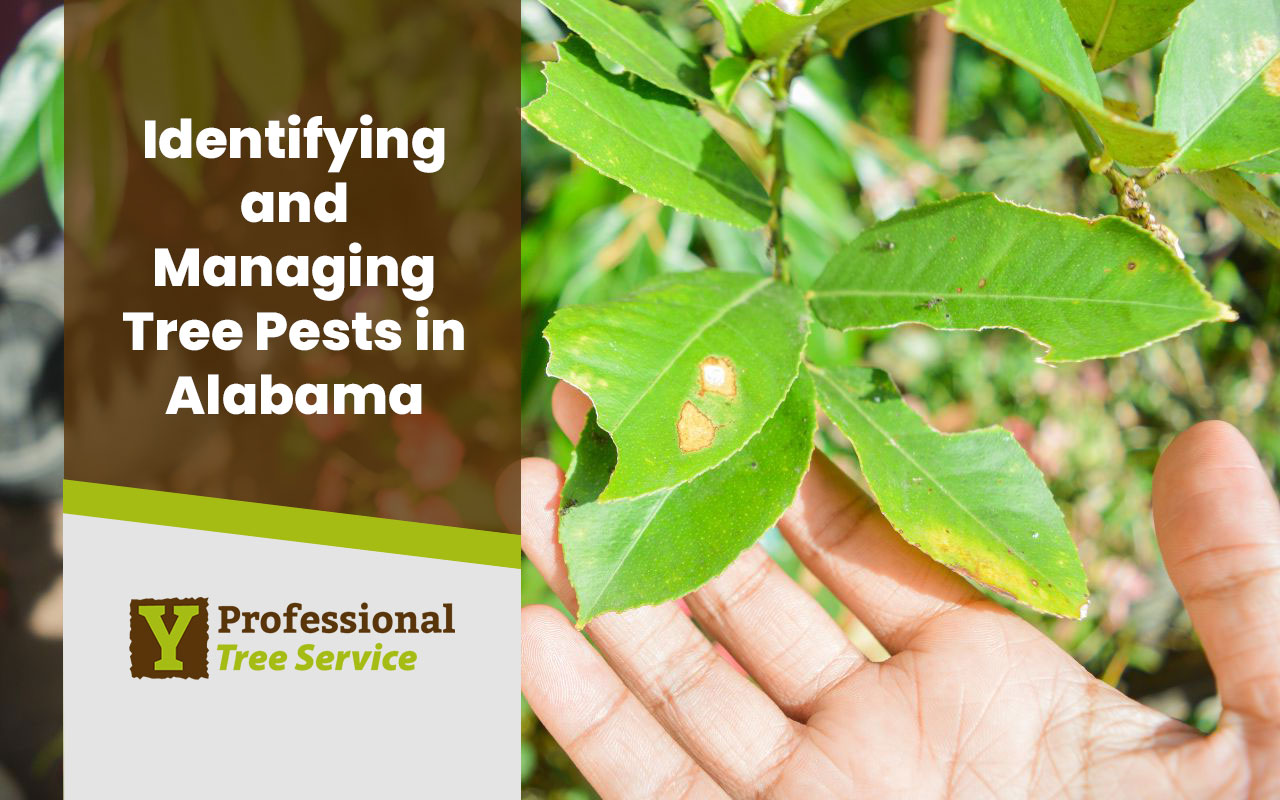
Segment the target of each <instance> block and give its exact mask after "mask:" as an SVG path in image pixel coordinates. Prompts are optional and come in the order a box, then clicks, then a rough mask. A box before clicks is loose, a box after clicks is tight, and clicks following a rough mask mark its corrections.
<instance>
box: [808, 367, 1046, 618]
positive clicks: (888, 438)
mask: <svg viewBox="0 0 1280 800" xmlns="http://www.w3.org/2000/svg"><path fill="white" fill-rule="evenodd" d="M811 371H813V372H814V373H815V374H816V375H817V377H818V379H819V380H822V381H825V382H826V384H827V385H828V386H830V387H831V388H832V389H834V390H835V391H836V392H837V393H838V394H839V395H840V396H841V397H843V398H844V399H845V400H846V401H847V402H848V404H849V407H850V408H852V409H853V410H854V411H856V412H857V413H858V415H859V416H861V417H862V418H863V419H864V420H866V421H867V424H868V425H870V426H871V427H872V428H874V429H875V431H876V433H878V434H880V436H881V437H883V438H884V440H885V442H886V443H887V444H888V445H889V446H890V447H892V448H893V449H894V450H897V451H898V452H899V453H901V454H902V457H903V458H905V459H906V460H907V461H909V462H911V465H912V466H914V467H915V468H916V469H918V470H920V472H922V473H923V474H924V476H925V478H927V479H928V480H929V482H931V483H932V484H933V485H934V486H937V487H938V489H939V491H941V492H942V493H943V494H944V495H946V497H947V499H949V500H951V502H952V503H954V504H955V505H956V507H957V508H959V509H960V510H961V511H963V512H964V513H965V514H967V515H968V516H969V518H970V519H972V520H973V521H974V522H976V523H977V524H978V527H980V528H982V529H983V530H984V531H986V532H987V533H988V534H989V535H990V536H991V537H992V538H994V539H995V540H997V541H999V542H1001V543H1002V544H1004V545H1005V546H1006V547H1008V548H1009V549H1010V550H1012V551H1013V552H1014V553H1016V555H1017V556H1018V559H1019V560H1020V561H1021V562H1022V564H1023V566H1024V567H1025V568H1026V569H1028V570H1029V571H1031V572H1034V573H1035V574H1036V575H1037V576H1039V577H1040V578H1041V579H1043V580H1044V581H1045V583H1046V585H1047V584H1049V583H1052V581H1051V579H1050V577H1049V576H1048V575H1046V574H1045V573H1044V572H1042V571H1041V570H1039V569H1037V568H1036V567H1035V565H1034V564H1032V563H1031V562H1030V561H1029V560H1028V559H1027V558H1026V556H1025V555H1023V553H1022V550H1021V547H1017V549H1015V544H1014V543H1010V542H1009V541H1008V540H1007V539H1005V538H1004V537H1003V536H1001V535H1000V534H998V533H996V532H995V531H994V530H992V529H991V528H990V527H988V526H987V524H986V523H984V522H983V521H982V519H981V518H979V517H978V515H977V514H975V513H973V511H971V510H970V509H969V507H968V506H966V505H965V504H964V503H962V502H961V501H960V499H959V498H957V497H956V496H955V495H953V494H952V493H951V492H950V491H948V490H947V487H946V486H945V485H943V483H942V482H941V481H939V480H938V479H937V478H935V477H933V474H932V473H930V472H929V470H927V469H925V467H924V466H923V465H922V464H920V462H918V461H916V460H915V459H914V458H912V457H911V454H910V453H908V452H907V451H906V450H905V449H904V448H903V447H902V446H901V445H899V444H898V441H897V439H895V438H894V437H893V436H891V435H890V434H889V432H888V431H886V430H885V429H884V428H881V427H880V426H879V425H877V424H876V422H875V420H874V419H872V417H871V416H870V415H869V414H867V412H865V411H863V410H862V409H861V408H860V407H859V406H858V401H857V399H856V398H854V397H853V396H852V395H850V394H849V393H848V392H846V391H845V390H844V387H842V386H841V385H840V384H838V383H836V382H835V381H834V380H832V379H831V378H829V377H827V375H826V373H825V372H818V371H816V370H811ZM922 424H923V423H922ZM943 435H945V434H943ZM1064 594H1065V592H1064Z"/></svg>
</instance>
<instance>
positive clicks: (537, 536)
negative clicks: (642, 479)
mask: <svg viewBox="0 0 1280 800" xmlns="http://www.w3.org/2000/svg"><path fill="white" fill-rule="evenodd" d="M530 468H531V470H536V472H533V473H531V476H530V478H531V479H530V480H527V481H526V482H525V483H524V485H523V487H522V489H523V492H524V494H525V495H526V496H525V497H524V499H523V500H522V503H521V511H522V518H521V526H522V528H521V544H522V546H523V547H524V552H525V554H526V555H527V556H528V557H529V560H530V561H531V562H532V563H533V565H534V566H535V567H536V568H537V569H538V571H539V572H541V573H542V575H543V577H545V578H546V579H547V583H548V584H549V585H550V586H551V587H552V589H553V590H555V591H556V594H557V596H558V597H559V598H560V599H561V601H563V602H564V604H565V605H566V606H567V607H569V608H571V609H572V608H575V607H576V603H575V601H574V597H573V591H572V588H571V586H570V584H569V581H568V571H567V570H566V569H565V566H564V560H563V557H562V555H561V552H560V548H559V546H558V544H557V542H556V541H555V539H554V531H555V523H556V519H557V515H556V511H555V509H556V507H557V504H558V499H557V496H558V494H559V489H560V482H559V480H556V481H555V483H554V484H553V483H552V480H551V476H552V475H554V476H555V477H556V478H558V477H559V476H558V472H557V473H548V472H547V471H546V467H541V466H538V465H536V464H530ZM535 476H536V477H535ZM586 631H587V634H588V635H590V637H591V639H592V640H593V641H594V642H595V644H596V646H597V647H598V648H599V649H600V652H601V653H603V654H604V656H605V658H606V659H608V661H609V663H610V664H611V665H612V666H613V669H614V671H615V672H617V674H618V675H619V677H621V678H622V680H623V682H624V683H625V684H626V685H627V686H628V687H629V688H630V689H631V691H632V693H633V694H634V695H635V696H636V697H637V698H638V699H639V700H640V702H642V703H643V704H644V705H645V706H647V707H648V708H649V709H650V710H651V711H652V712H653V714H654V716H655V717H657V719H658V721H659V722H661V723H662V724H663V726H664V727H665V728H666V729H667V730H668V731H670V732H671V734H672V735H673V736H675V738H676V740H677V741H678V742H679V743H680V744H681V745H682V746H683V747H684V749H685V750H686V751H687V752H688V753H689V754H690V755H691V756H693V758H694V760H696V761H697V762H698V763H699V764H700V765H702V767H703V768H704V769H705V770H706V771H707V772H708V773H710V775H711V776H712V777H713V778H715V780H716V781H717V782H718V783H719V784H720V785H721V786H724V787H725V789H727V790H728V791H729V793H730V794H732V795H734V796H737V795H741V794H746V793H750V792H752V791H753V790H754V788H755V787H757V786H759V785H760V784H761V783H762V782H764V781H766V780H767V778H768V776H769V775H771V774H773V772H774V771H775V770H776V769H778V768H779V765H781V764H782V763H783V762H784V761H785V760H786V759H787V758H789V757H790V755H791V754H792V753H794V752H795V751H796V749H797V748H798V747H799V744H800V739H799V731H798V730H797V726H796V723H795V722H793V721H792V720H791V719H789V718H788V717H787V716H786V715H785V714H784V713H782V711H781V709H779V708H778V706H777V705H775V704H774V703H773V701H771V700H770V699H769V698H768V696H767V695H765V694H764V692H763V691H761V690H760V689H759V688H758V687H756V686H755V685H753V684H752V683H751V682H750V681H749V680H748V679H747V678H746V677H744V676H743V675H742V674H741V673H739V672H738V671H737V670H736V669H734V667H733V666H732V665H730V664H729V662H728V661H726V660H725V659H724V658H722V657H721V656H720V655H718V654H717V653H716V652H715V650H714V648H713V647H712V645H711V643H710V642H709V641H707V638H706V637H705V636H703V635H702V632H701V631H699V630H698V629H697V627H696V626H694V624H693V622H692V621H691V620H690V619H689V618H688V617H687V616H685V615H684V614H683V613H682V612H681V611H680V610H679V609H678V608H677V607H676V606H675V604H674V603H664V604H663V605H660V606H656V607H653V606H650V607H645V608H637V609H633V610H631V611H626V612H623V613H612V614H605V615H603V616H600V617H597V618H596V619H595V620H593V621H592V622H591V623H590V624H588V625H587V628H586Z"/></svg>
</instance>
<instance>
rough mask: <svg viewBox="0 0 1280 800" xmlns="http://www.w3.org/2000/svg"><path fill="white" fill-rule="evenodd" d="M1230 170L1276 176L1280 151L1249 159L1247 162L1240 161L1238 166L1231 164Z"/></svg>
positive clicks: (1279, 161)
mask: <svg viewBox="0 0 1280 800" xmlns="http://www.w3.org/2000/svg"><path fill="white" fill-rule="evenodd" d="M1231 168H1232V169H1237V170H1240V171H1241V172H1261V173H1264V174H1271V175H1276V174H1280V151H1276V152H1274V153H1268V154H1267V155H1265V156H1258V157H1257V158H1251V159H1249V160H1248V161H1242V162H1240V163H1239V164H1232V165H1231Z"/></svg>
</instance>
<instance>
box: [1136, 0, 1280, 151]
mask: <svg viewBox="0 0 1280 800" xmlns="http://www.w3.org/2000/svg"><path fill="white" fill-rule="evenodd" d="M1277 120H1280V0H1197V2H1195V3H1193V4H1192V5H1191V6H1189V7H1188V8H1187V10H1186V11H1184V12H1182V20H1181V21H1180V22H1179V23H1178V27H1177V29H1176V30H1174V32H1173V36H1172V37H1170V39H1169V50H1168V52H1166V53H1165V57H1164V70H1163V71H1162V72H1161V73H1160V86H1159V88H1158V89H1157V90H1156V115H1155V125H1156V127H1158V128H1163V129H1166V130H1170V131H1173V132H1174V133H1176V134H1177V135H1178V151H1177V153H1176V154H1174V155H1173V157H1172V159H1171V161H1172V163H1173V164H1175V165H1177V166H1179V167H1181V168H1182V169H1185V170H1211V169H1217V168H1219V167H1225V166H1229V165H1231V164H1235V163H1238V162H1241V161H1247V160H1249V159H1252V158H1255V157H1257V156H1262V155H1266V154H1267V153H1270V152H1272V151H1274V150H1278V149H1280V125H1277V124H1276V121H1277Z"/></svg>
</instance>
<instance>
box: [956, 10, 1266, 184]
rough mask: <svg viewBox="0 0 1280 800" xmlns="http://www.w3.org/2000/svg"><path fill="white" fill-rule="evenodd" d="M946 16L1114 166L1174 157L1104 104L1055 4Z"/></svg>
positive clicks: (1162, 141)
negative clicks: (1071, 115)
mask: <svg viewBox="0 0 1280 800" xmlns="http://www.w3.org/2000/svg"><path fill="white" fill-rule="evenodd" d="M1269 1H1270V0H1269ZM949 12H950V16H949V18H948V25H949V26H950V27H951V29H952V30H954V31H956V32H958V33H963V34H965V35H966V36H968V37H969V38H971V39H973V40H975V41H977V42H980V43H981V44H983V45H984V46H986V47H987V48H989V49H991V50H994V51H995V52H997V53H999V54H1000V55H1002V56H1004V57H1005V58H1008V59H1009V60H1010V61H1012V62H1014V63H1015V64H1017V65H1018V66H1020V67H1022V68H1023V69H1025V70H1026V71H1027V72H1030V73H1031V74H1032V75H1034V76H1036V77H1037V78H1039V79H1040V82H1041V83H1043V84H1044V85H1045V86H1046V87H1047V88H1048V89H1049V90H1050V91H1052V92H1053V93H1054V94H1056V95H1058V96H1059V97H1061V98H1062V99H1063V100H1065V101H1066V102H1067V103H1070V104H1071V105H1072V106H1074V107H1075V108H1076V109H1077V110H1079V111H1080V113H1081V114H1083V115H1084V117H1085V118H1086V119H1088V120H1089V122H1090V124H1092V125H1093V127H1094V129H1095V130H1097V132H1098V136H1099V137H1101V138H1102V141H1103V142H1104V143H1106V146H1107V149H1108V151H1110V153H1111V155H1112V156H1113V157H1114V158H1115V159H1116V160H1117V161H1121V162H1123V163H1125V164H1132V165H1134V166H1152V165H1155V164H1159V163H1161V162H1163V161H1164V160H1165V159H1167V158H1169V157H1170V156H1171V155H1173V153H1174V151H1175V149H1176V147H1177V143H1176V141H1175V139H1174V136H1173V134H1172V133H1165V132H1162V131H1158V130H1155V129H1153V128H1150V127H1148V126H1146V125H1143V124H1142V123H1140V122H1134V121H1133V120H1130V119H1125V117H1124V116H1123V115H1121V114H1117V113H1116V112H1114V111H1110V110H1108V109H1107V108H1106V106H1105V105H1104V104H1103V101H1102V90H1101V89H1100V88H1099V87H1098V80H1097V78H1096V77H1095V76H1094V74H1093V67H1091V66H1090V64H1089V56H1088V55H1086V54H1085V51H1084V47H1083V46H1082V45H1081V44H1080V39H1079V37H1078V35H1077V34H1076V32H1075V29H1074V28H1072V27H1071V19H1070V18H1069V17H1068V16H1067V12H1066V9H1064V8H1063V7H1062V6H1061V5H1059V3H1058V0H956V2H955V3H954V4H953V7H952V8H951V9H949ZM1157 127H1159V121H1158V120H1157Z"/></svg>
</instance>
